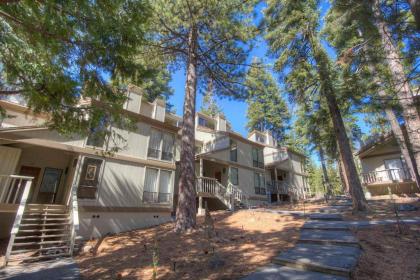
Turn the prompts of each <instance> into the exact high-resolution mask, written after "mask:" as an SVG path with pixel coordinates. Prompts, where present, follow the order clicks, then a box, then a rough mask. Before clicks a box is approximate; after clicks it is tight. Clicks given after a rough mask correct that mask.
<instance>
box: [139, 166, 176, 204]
mask: <svg viewBox="0 0 420 280" xmlns="http://www.w3.org/2000/svg"><path fill="white" fill-rule="evenodd" d="M171 178H172V172H171V171H167V170H159V169H155V168H146V176H145V178H144V189H143V201H144V202H149V203H169V202H170V201H171Z"/></svg>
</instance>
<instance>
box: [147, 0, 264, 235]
mask: <svg viewBox="0 0 420 280" xmlns="http://www.w3.org/2000/svg"><path fill="white" fill-rule="evenodd" d="M255 3H256V1H246V2H244V1H241V0H227V1H207V0H197V1H188V0H187V1H185V0H172V1H170V0H156V1H153V21H154V26H155V28H156V32H155V35H154V36H153V38H154V39H155V42H154V43H153V44H151V47H152V50H153V51H154V53H153V54H151V55H165V56H166V57H168V59H170V60H171V61H172V62H173V63H174V65H175V66H179V67H181V68H182V69H184V70H185V72H186V83H185V96H184V111H183V122H182V131H181V134H182V137H181V156H180V157H181V159H180V180H179V188H178V189H179V199H178V207H177V210H176V224H175V230H176V231H178V232H184V231H187V230H190V229H192V228H194V227H195V225H196V192H195V170H194V165H195V163H194V162H195V160H194V145H191V143H194V141H195V137H194V133H195V132H194V127H195V126H194V121H195V112H196V92H197V87H200V86H203V84H205V83H206V81H207V80H208V79H211V80H212V81H213V88H214V93H215V94H217V95H228V96H231V97H233V98H243V97H244V94H245V92H244V90H243V76H244V73H245V72H244V71H246V69H245V62H246V58H247V55H248V49H249V44H248V41H249V40H250V39H251V38H253V36H255V33H256V28H255V26H254V24H253V10H254V5H255Z"/></svg>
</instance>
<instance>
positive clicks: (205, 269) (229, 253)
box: [76, 211, 304, 279]
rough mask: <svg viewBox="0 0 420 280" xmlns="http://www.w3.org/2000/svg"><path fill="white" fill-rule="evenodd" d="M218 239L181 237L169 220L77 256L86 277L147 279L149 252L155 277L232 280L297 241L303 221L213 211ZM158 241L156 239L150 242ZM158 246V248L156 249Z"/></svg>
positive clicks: (196, 233)
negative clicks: (154, 263) (155, 254)
mask: <svg viewBox="0 0 420 280" xmlns="http://www.w3.org/2000/svg"><path fill="white" fill-rule="evenodd" d="M212 217H213V219H214V225H215V231H216V233H217V235H216V237H214V238H212V239H208V238H207V237H206V234H205V232H206V231H204V230H203V227H202V226H203V220H204V219H203V217H200V218H199V219H198V224H199V226H200V228H199V229H197V230H195V231H194V232H192V233H189V234H185V235H178V234H176V233H174V232H173V223H168V224H164V225H160V226H157V227H154V228H149V229H143V230H135V231H130V232H127V233H121V234H117V235H115V236H110V237H106V238H104V239H103V240H102V241H101V242H100V244H98V241H90V242H89V243H88V245H91V246H93V247H95V245H97V246H96V247H97V254H96V256H95V255H94V254H93V253H91V252H89V253H84V254H81V255H79V256H78V257H77V258H76V260H77V262H78V264H79V265H80V268H81V273H82V275H83V277H84V278H86V279H151V277H152V272H153V266H152V259H153V258H152V254H153V252H154V251H155V252H156V251H157V252H158V256H159V260H158V266H157V279H236V278H240V277H241V276H244V275H247V274H249V273H251V272H253V271H255V270H256V269H257V268H258V267H260V266H263V265H265V264H267V263H269V262H270V260H271V259H272V258H273V257H274V256H275V255H276V254H277V253H278V252H279V251H282V250H285V249H287V248H289V247H292V246H293V245H294V243H295V242H296V241H297V238H298V235H299V229H300V227H301V226H302V225H303V223H304V220H303V219H297V218H294V217H292V216H290V215H279V214H273V213H262V212H257V211H237V212H233V213H232V212H224V211H222V212H212ZM154 240H157V243H155V242H154ZM154 244H157V246H156V248H157V250H154V249H153V247H154Z"/></svg>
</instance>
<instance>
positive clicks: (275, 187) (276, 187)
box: [267, 181, 289, 194]
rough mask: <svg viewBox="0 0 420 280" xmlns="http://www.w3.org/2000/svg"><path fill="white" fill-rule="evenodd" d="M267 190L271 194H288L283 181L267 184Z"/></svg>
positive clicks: (286, 186) (287, 188) (287, 186)
mask: <svg viewBox="0 0 420 280" xmlns="http://www.w3.org/2000/svg"><path fill="white" fill-rule="evenodd" d="M267 190H268V191H269V192H270V193H273V194H274V193H276V194H277V193H278V194H288V193H289V185H288V184H287V183H286V182H284V181H271V182H270V183H267Z"/></svg>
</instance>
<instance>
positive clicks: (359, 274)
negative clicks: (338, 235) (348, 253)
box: [352, 225, 420, 280]
mask: <svg viewBox="0 0 420 280" xmlns="http://www.w3.org/2000/svg"><path fill="white" fill-rule="evenodd" d="M356 234H357V237H358V238H359V240H360V244H361V246H362V249H363V255H362V257H361V258H360V260H359V264H358V266H357V268H356V271H355V273H354V275H353V277H352V279H357V280H364V279H366V280H368V279H369V280H394V279H395V280H396V279H398V280H410V279H413V280H414V279H419V278H418V277H419V275H420V261H419V256H420V226H419V225H416V226H414V225H412V226H410V227H408V226H405V230H404V231H403V234H399V232H398V229H397V227H396V225H388V226H376V227H371V228H366V229H362V230H359V231H357V233H356Z"/></svg>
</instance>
